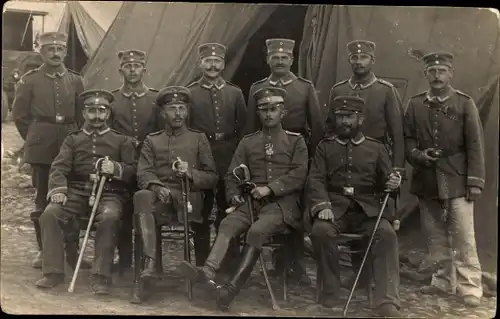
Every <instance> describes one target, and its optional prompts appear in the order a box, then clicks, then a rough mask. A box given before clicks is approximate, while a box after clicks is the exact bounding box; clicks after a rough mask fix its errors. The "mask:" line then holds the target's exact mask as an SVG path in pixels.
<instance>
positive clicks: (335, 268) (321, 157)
mask: <svg viewBox="0 0 500 319" xmlns="http://www.w3.org/2000/svg"><path fill="white" fill-rule="evenodd" d="M330 103H331V104H330V107H331V108H332V109H333V111H335V110H339V109H342V111H344V110H345V111H349V112H363V105H364V101H363V100H362V99H359V98H356V97H351V96H347V97H337V98H336V99H335V100H334V101H333V102H330ZM391 167H392V165H391V160H390V157H389V154H388V152H387V150H386V148H385V146H384V144H382V143H380V142H378V141H377V140H375V139H372V138H369V137H365V136H364V135H363V134H362V133H361V132H359V133H358V134H357V135H356V136H354V137H352V138H350V139H349V140H343V139H340V138H338V137H337V136H335V135H333V136H331V137H327V138H325V139H323V140H322V141H321V142H320V144H319V145H318V148H317V150H316V154H315V156H314V158H313V161H312V165H311V169H310V172H309V178H308V182H307V195H308V201H309V207H311V210H310V214H311V218H312V219H313V227H312V231H311V239H312V242H313V248H314V254H315V256H316V260H317V262H318V266H319V271H320V272H321V277H322V280H323V283H324V284H323V287H324V288H323V292H322V293H323V297H324V300H327V299H331V297H333V296H338V294H339V292H340V264H339V260H340V259H339V251H338V246H337V242H336V239H337V237H338V235H339V233H343V232H349V233H362V234H365V235H367V236H370V235H371V232H372V231H373V227H374V225H375V222H376V219H377V218H376V217H377V215H378V213H379V211H380V209H381V198H382V195H381V193H382V192H383V190H384V186H385V183H386V181H387V180H388V176H389V174H390V173H391ZM387 207H389V205H388V206H387ZM323 209H331V210H332V211H333V213H334V218H335V221H334V222H332V221H331V220H322V219H319V218H318V214H319V212H320V211H322V210H323ZM384 217H385V218H383V219H381V221H380V225H379V228H378V229H377V232H376V235H375V241H374V243H373V247H372V254H373V267H374V280H375V283H376V285H375V300H374V302H375V304H376V306H381V305H382V304H385V303H389V304H393V305H395V306H396V307H399V260H398V240H397V236H396V233H395V231H394V229H393V227H392V225H391V223H390V222H389V220H390V219H391V218H392V216H391V211H390V210H387V211H386V212H385V213H384ZM328 297H330V298H328Z"/></svg>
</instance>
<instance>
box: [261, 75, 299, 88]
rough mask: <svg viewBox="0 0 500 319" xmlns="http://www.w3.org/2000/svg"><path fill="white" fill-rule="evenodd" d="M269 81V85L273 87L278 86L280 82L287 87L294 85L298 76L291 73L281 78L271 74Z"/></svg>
mask: <svg viewBox="0 0 500 319" xmlns="http://www.w3.org/2000/svg"><path fill="white" fill-rule="evenodd" d="M267 79H268V80H269V83H270V84H271V85H273V86H276V85H277V84H278V82H280V83H281V85H283V86H285V85H288V84H290V83H292V82H293V81H294V80H296V79H297V76H296V75H295V74H293V73H292V72H289V73H288V74H287V75H284V76H282V77H280V78H278V77H276V76H274V75H273V74H271V75H270V76H269V77H268V78H267Z"/></svg>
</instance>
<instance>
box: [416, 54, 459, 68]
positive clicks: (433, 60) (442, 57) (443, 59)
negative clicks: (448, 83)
mask: <svg viewBox="0 0 500 319" xmlns="http://www.w3.org/2000/svg"><path fill="white" fill-rule="evenodd" d="M422 60H423V61H424V63H425V67H426V68H427V67H430V66H433V65H446V66H449V67H450V68H451V67H452V65H453V54H452V53H449V52H433V53H429V54H426V55H424V56H423V57H422Z"/></svg>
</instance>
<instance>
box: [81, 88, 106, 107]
mask: <svg viewBox="0 0 500 319" xmlns="http://www.w3.org/2000/svg"><path fill="white" fill-rule="evenodd" d="M79 98H81V99H82V100H83V103H84V104H85V107H92V108H95V107H105V108H109V106H110V105H111V103H113V101H114V100H115V97H114V96H113V93H111V92H109V91H107V90H98V89H95V90H87V91H84V92H82V93H80V95H79Z"/></svg>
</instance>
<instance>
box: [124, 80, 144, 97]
mask: <svg viewBox="0 0 500 319" xmlns="http://www.w3.org/2000/svg"><path fill="white" fill-rule="evenodd" d="M148 91H149V88H148V87H147V86H146V85H145V84H144V83H143V84H142V87H140V88H139V89H138V90H134V91H126V90H125V86H124V85H122V86H121V87H120V92H121V94H123V96H124V97H126V98H131V97H136V98H140V97H143V96H144V95H146V93H148Z"/></svg>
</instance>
